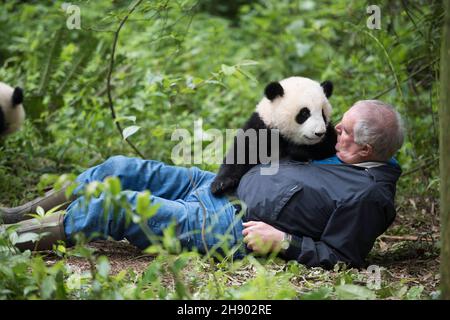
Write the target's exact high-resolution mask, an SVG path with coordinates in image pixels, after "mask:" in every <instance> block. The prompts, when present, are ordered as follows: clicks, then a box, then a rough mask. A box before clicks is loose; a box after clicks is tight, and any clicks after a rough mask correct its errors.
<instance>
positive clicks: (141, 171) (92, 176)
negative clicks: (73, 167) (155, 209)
mask: <svg viewBox="0 0 450 320" xmlns="http://www.w3.org/2000/svg"><path fill="white" fill-rule="evenodd" d="M108 176H116V177H118V178H119V179H120V182H121V184H122V190H133V191H143V190H150V191H151V193H152V194H153V195H155V196H158V197H162V198H165V199H170V200H176V199H185V198H186V197H187V196H188V195H189V194H190V193H191V192H192V191H193V190H195V189H196V188H198V187H200V186H203V185H204V184H205V183H208V182H210V180H211V179H212V178H214V176H215V174H214V173H212V172H208V171H204V170H200V169H199V168H197V167H191V168H185V167H178V166H171V165H166V164H165V163H163V162H160V161H155V160H142V159H138V158H129V157H124V156H114V157H111V158H109V159H108V160H106V161H105V162H103V163H101V164H99V165H97V166H95V167H92V168H90V169H88V170H86V171H85V172H83V173H81V174H80V175H79V176H78V178H77V182H79V183H81V185H80V186H79V187H78V188H77V189H76V191H75V192H79V191H80V190H81V189H82V188H83V186H84V185H85V184H88V183H90V182H92V181H103V180H104V179H105V178H106V177H108Z"/></svg>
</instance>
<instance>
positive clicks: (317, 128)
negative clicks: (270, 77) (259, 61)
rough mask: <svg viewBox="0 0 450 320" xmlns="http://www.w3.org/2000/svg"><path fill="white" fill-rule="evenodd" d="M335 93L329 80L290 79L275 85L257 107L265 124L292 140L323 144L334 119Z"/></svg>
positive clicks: (271, 86)
mask: <svg viewBox="0 0 450 320" xmlns="http://www.w3.org/2000/svg"><path fill="white" fill-rule="evenodd" d="M332 92H333V84H332V83H331V82H329V81H325V82H322V83H319V82H317V81H313V80H311V79H308V78H303V77H290V78H287V79H284V80H282V81H280V82H272V83H270V84H269V85H267V87H266V89H265V97H264V98H263V99H262V100H261V101H260V102H259V104H258V105H257V107H256V112H258V114H259V116H260V117H261V119H262V120H263V122H264V123H265V124H266V125H267V126H268V127H269V128H273V129H278V130H279V132H280V134H281V135H282V136H283V137H285V138H287V139H289V140H290V141H292V142H294V143H296V144H301V145H312V144H316V143H318V142H320V141H321V140H322V139H323V137H324V136H325V133H326V131H327V125H328V124H329V122H330V117H331V105H330V103H329V102H328V98H329V97H330V96H331V94H332Z"/></svg>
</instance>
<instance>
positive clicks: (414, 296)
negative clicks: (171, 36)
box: [406, 285, 424, 300]
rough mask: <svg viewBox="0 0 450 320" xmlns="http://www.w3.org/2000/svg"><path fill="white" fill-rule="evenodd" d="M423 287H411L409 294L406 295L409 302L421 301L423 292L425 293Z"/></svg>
mask: <svg viewBox="0 0 450 320" xmlns="http://www.w3.org/2000/svg"><path fill="white" fill-rule="evenodd" d="M423 289H424V288H423V286H421V285H420V286H414V287H411V288H410V289H409V290H408V293H407V294H406V299H408V300H418V299H420V296H421V295H422V291H423Z"/></svg>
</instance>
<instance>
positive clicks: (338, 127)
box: [334, 122, 341, 132]
mask: <svg viewBox="0 0 450 320" xmlns="http://www.w3.org/2000/svg"><path fill="white" fill-rule="evenodd" d="M334 128H335V129H336V131H337V132H339V131H341V123H340V122H339V123H338V124H337V125H336V126H335V127H334Z"/></svg>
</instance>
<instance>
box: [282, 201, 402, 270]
mask: <svg viewBox="0 0 450 320" xmlns="http://www.w3.org/2000/svg"><path fill="white" fill-rule="evenodd" d="M385 200H387V199H385ZM394 218H395V209H394V206H393V204H391V201H380V199H364V200H359V201H357V202H356V201H353V202H348V203H342V204H341V205H339V206H338V207H337V208H336V209H335V211H334V212H333V213H332V215H331V216H330V219H329V220H328V223H327V225H326V227H325V229H324V232H323V233H322V236H321V237H320V239H319V241H314V240H313V239H312V238H310V237H306V236H303V237H299V236H293V237H292V242H291V244H290V246H289V247H288V248H287V250H286V251H285V252H284V254H283V255H282V256H283V257H284V258H285V259H287V260H297V261H298V262H299V263H301V264H304V265H306V266H309V267H323V268H325V269H331V268H333V266H334V265H335V264H336V263H337V262H338V261H343V262H345V263H347V264H350V265H351V266H354V267H362V266H364V260H365V258H366V256H367V254H368V253H369V251H370V250H371V249H372V247H373V244H374V242H375V239H376V238H377V237H378V236H379V235H381V234H382V233H383V232H384V231H386V229H387V228H388V227H389V225H390V224H391V223H392V221H393V220H394Z"/></svg>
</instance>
